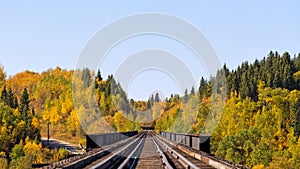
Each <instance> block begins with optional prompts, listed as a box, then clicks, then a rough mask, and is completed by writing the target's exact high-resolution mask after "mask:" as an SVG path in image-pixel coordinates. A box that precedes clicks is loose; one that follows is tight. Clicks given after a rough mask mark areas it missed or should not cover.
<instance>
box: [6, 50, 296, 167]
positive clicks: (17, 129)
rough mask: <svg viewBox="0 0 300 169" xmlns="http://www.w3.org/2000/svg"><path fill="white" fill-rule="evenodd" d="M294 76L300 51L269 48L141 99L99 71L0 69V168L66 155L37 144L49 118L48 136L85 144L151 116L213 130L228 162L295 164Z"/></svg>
mask: <svg viewBox="0 0 300 169" xmlns="http://www.w3.org/2000/svg"><path fill="white" fill-rule="evenodd" d="M225 82H226V83H225ZM299 82H300V54H299V55H298V56H294V57H291V56H290V55H289V53H283V54H282V55H279V54H278V53H277V52H272V51H271V52H270V53H269V54H268V56H267V57H265V58H263V59H262V60H260V61H259V60H255V62H254V63H251V64H250V63H247V62H244V63H242V64H241V65H240V66H238V67H237V68H236V69H234V70H229V69H228V68H227V67H226V65H224V67H223V68H222V69H221V70H219V71H218V72H217V74H216V77H211V78H210V79H205V78H201V80H200V83H199V88H197V89H196V88H194V87H193V88H191V89H189V90H186V91H185V94H184V95H183V96H180V95H178V94H172V95H171V96H170V97H169V98H159V97H158V95H154V96H150V97H149V100H146V101H139V100H133V99H130V100H129V99H128V97H127V94H126V92H125V91H124V90H123V89H122V87H121V85H120V84H119V83H118V82H117V81H116V80H115V79H114V77H113V75H109V76H108V77H107V78H106V79H104V78H103V77H102V75H101V72H100V70H99V71H97V72H93V71H90V70H89V69H83V70H64V69H61V68H59V67H57V68H55V69H49V70H47V71H45V72H42V73H35V72H31V71H24V72H20V73H18V74H16V75H14V76H11V77H6V74H5V70H4V67H1V68H0V92H1V98H0V128H1V130H0V142H1V144H0V155H1V157H2V158H0V166H8V165H9V166H10V167H11V168H14V167H15V168H17V167H16V166H18V165H19V164H24V163H25V161H26V162H28V161H30V164H28V166H30V165H31V164H41V163H49V162H53V161H57V160H59V159H61V158H63V157H64V152H63V150H62V151H61V152H59V150H50V149H47V148H46V147H44V146H43V145H42V144H41V142H40V138H41V136H44V137H45V136H47V130H48V124H49V129H50V137H53V138H57V139H61V140H66V141H69V142H73V143H82V144H84V141H85V140H84V134H86V133H100V132H121V131H132V130H141V128H140V126H141V123H149V122H150V123H151V122H153V121H155V128H156V130H157V131H159V130H161V131H171V132H185V133H187V132H188V133H197V134H200V133H211V134H212V140H211V151H212V153H213V154H214V155H215V156H217V157H220V158H224V159H226V160H228V161H232V162H235V163H240V164H243V165H245V166H247V167H253V168H295V169H296V168H300V165H299V164H300V139H299V136H300V83H299ZM78 117H79V118H78ZM219 121H220V123H218V122H219ZM78 140H79V141H78ZM3 159H4V160H3ZM23 167H24V165H23Z"/></svg>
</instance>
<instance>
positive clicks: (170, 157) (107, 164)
mask: <svg viewBox="0 0 300 169" xmlns="http://www.w3.org/2000/svg"><path fill="white" fill-rule="evenodd" d="M85 168H86V169H98V168H105V169H106V168H107V169H115V168H117V169H122V168H126V169H133V168H137V169H158V168H162V169H165V168H169V169H173V168H205V169H212V168H213V167H211V166H209V165H207V164H205V163H204V162H201V161H200V160H197V159H195V158H193V157H191V156H189V155H188V154H186V153H184V152H182V151H181V150H179V149H176V148H174V147H171V146H170V145H168V144H167V143H166V142H164V141H163V140H160V139H159V137H157V135H156V134H155V133H154V132H152V131H146V132H143V133H142V134H140V135H139V137H137V138H134V139H133V140H132V141H131V142H130V143H128V144H125V145H124V146H122V147H119V148H116V149H115V150H114V151H112V152H111V153H108V154H106V155H104V156H102V157H101V158H99V159H98V160H96V161H94V162H93V163H91V164H90V165H88V166H86V167H85Z"/></svg>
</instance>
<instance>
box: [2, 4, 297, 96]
mask: <svg viewBox="0 0 300 169" xmlns="http://www.w3.org/2000/svg"><path fill="white" fill-rule="evenodd" d="M299 7H300V3H299V1H297V0H290V1H277V0H268V1H255V2H253V1H247V2H246V1H240V0H236V1H200V0H193V1H180V2H178V1H171V0H165V1H155V0H145V1H138V0H135V1H121V0H120V1H113V0H110V1H106V2H104V1H74V0H64V1H61V0H52V1H38V0H36V1H31V0H29V1H14V0H12V1H9V0H0V22H1V24H0V25H1V26H0V63H1V64H2V65H4V67H5V70H6V72H7V74H8V75H14V74H16V73H17V72H21V71H24V70H26V69H28V70H31V71H36V72H42V71H44V70H47V69H48V68H54V67H56V66H60V67H62V68H65V69H74V68H75V65H76V61H77V58H78V56H79V54H80V51H81V49H82V48H83V47H84V45H85V43H86V42H87V41H88V39H89V38H90V37H91V36H92V35H93V34H94V33H95V32H96V31H98V30H100V29H101V28H102V27H103V26H105V25H107V24H108V23H110V22H111V21H113V20H116V19H118V18H120V17H124V16H127V15H131V14H135V13H142V12H162V13H167V14H172V15H175V16H178V17H180V18H183V19H185V20H186V21H188V22H190V23H192V24H193V25H195V26H196V27H197V28H199V30H201V31H202V32H203V33H204V34H205V35H206V36H207V38H208V39H209V40H210V41H211V43H212V44H213V45H214V47H215V49H216V51H217V53H218V55H219V57H220V60H221V62H222V63H225V62H226V64H227V65H228V66H229V68H231V69H233V68H235V67H236V66H237V65H239V64H240V63H241V62H243V61H249V62H252V61H254V60H255V59H256V58H257V59H261V58H262V57H264V56H265V55H266V54H267V53H268V52H269V51H270V50H277V51H279V52H280V53H282V52H284V51H288V52H290V53H291V54H292V55H294V54H295V53H299V52H300V41H299V40H300V32H299V30H300V10H299ZM144 38H145V39H146V40H147V43H146V44H140V43H139V42H140V40H139V39H138V38H137V39H132V40H131V41H129V42H127V43H128V44H129V45H130V46H131V47H132V46H134V45H135V44H136V45H137V46H138V47H137V48H135V47H132V48H131V49H132V51H131V52H133V51H134V50H137V49H142V48H150V47H160V48H168V45H166V44H171V43H173V42H168V43H163V41H164V40H162V41H160V43H153V42H155V41H156V40H157V39H155V37H144ZM175 45H176V44H175ZM177 46H178V45H177ZM123 48H126V47H124V46H123ZM169 48H170V50H172V46H171V47H170V46H169ZM119 49H120V51H118V52H116V54H115V55H120V54H121V53H122V52H123V51H122V45H121V46H120V47H119ZM180 49H181V48H180V47H178V48H177V47H176V50H175V51H174V53H177V54H178V53H179V54H180V52H183V51H184V50H185V49H182V50H180ZM127 52H130V51H127ZM110 55H111V56H110ZM110 55H108V57H107V58H108V59H107V61H106V62H105V63H107V64H105V66H101V65H100V67H101V69H102V72H103V74H104V76H107V74H108V73H114V72H113V70H114V68H115V67H117V66H118V65H117V61H114V60H113V58H114V56H113V55H114V54H113V52H112V54H110ZM186 58H187V59H183V60H184V61H185V62H187V64H190V65H191V70H192V71H193V73H195V74H196V75H195V76H197V77H200V76H202V75H203V76H207V73H205V72H204V71H203V70H202V69H203V68H202V69H201V68H199V70H197V68H195V67H193V62H192V61H190V59H188V57H186ZM148 73H149V72H148ZM154 74H155V77H158V76H161V78H164V76H165V75H164V74H160V75H158V74H159V73H158V72H155V73H153V75H154ZM145 75H147V73H145ZM147 76H149V75H147ZM196 80H199V79H196ZM142 82H143V77H137V78H136V82H133V83H132V86H131V88H130V89H128V91H127V92H128V93H129V95H130V96H131V97H136V98H139V99H141V98H145V97H147V96H148V95H149V94H148V93H149V92H151V91H153V90H157V89H156V88H160V89H159V90H162V91H164V92H165V95H169V93H171V92H174V91H176V90H177V89H176V87H175V86H174V88H172V87H171V88H170V85H165V86H164V85H161V83H158V82H157V83H155V82H153V83H151V84H149V86H148V88H147V90H146V91H143V89H145V87H142V86H143V83H142ZM165 83H166V84H168V82H165ZM169 83H171V81H170V82H169Z"/></svg>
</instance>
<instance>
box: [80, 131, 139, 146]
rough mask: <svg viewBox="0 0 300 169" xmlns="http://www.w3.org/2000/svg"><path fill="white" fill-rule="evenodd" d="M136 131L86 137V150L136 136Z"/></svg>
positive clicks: (88, 135)
mask: <svg viewBox="0 0 300 169" xmlns="http://www.w3.org/2000/svg"><path fill="white" fill-rule="evenodd" d="M137 134H138V131H130V132H120V133H99V134H87V135H86V148H87V149H93V148H99V147H101V146H106V145H110V144H114V143H116V142H119V141H121V140H125V139H126V138H128V137H132V136H134V135H137Z"/></svg>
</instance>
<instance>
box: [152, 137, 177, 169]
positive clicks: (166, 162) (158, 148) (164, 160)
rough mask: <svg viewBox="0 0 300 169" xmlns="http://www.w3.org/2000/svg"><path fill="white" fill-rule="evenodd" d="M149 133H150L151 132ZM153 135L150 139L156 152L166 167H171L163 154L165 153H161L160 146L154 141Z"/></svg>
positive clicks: (170, 168) (169, 168) (171, 168)
mask: <svg viewBox="0 0 300 169" xmlns="http://www.w3.org/2000/svg"><path fill="white" fill-rule="evenodd" d="M151 135H152V134H151ZM152 136H153V137H154V135H152ZM153 137H152V138H151V139H152V141H153V143H154V144H155V146H156V149H157V151H158V153H159V154H160V156H161V157H162V161H163V163H164V164H165V165H166V167H167V168H168V169H173V167H172V166H171V164H170V163H169V161H168V159H167V157H166V156H165V154H164V153H163V151H162V150H161V148H160V147H159V145H158V144H157V143H156V141H155V139H154V138H153Z"/></svg>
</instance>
